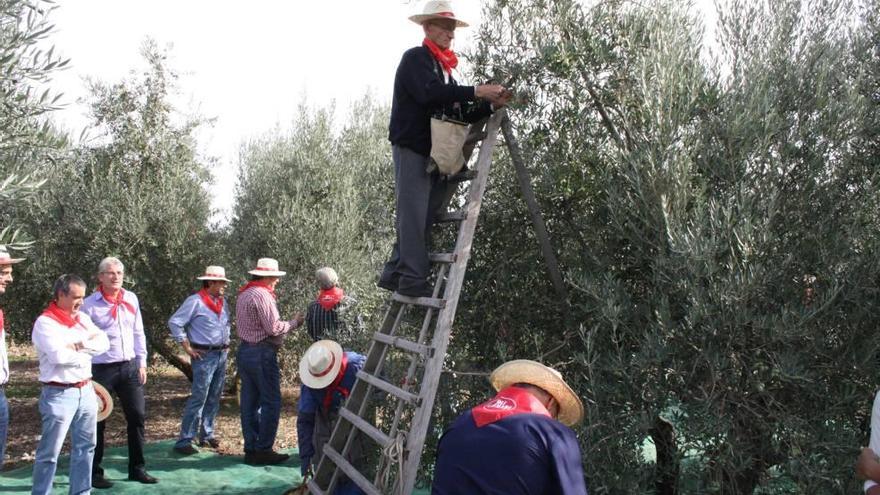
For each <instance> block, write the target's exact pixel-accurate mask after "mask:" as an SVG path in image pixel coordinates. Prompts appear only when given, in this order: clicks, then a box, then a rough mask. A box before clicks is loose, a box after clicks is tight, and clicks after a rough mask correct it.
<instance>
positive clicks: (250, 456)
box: [244, 450, 257, 466]
mask: <svg viewBox="0 0 880 495" xmlns="http://www.w3.org/2000/svg"><path fill="white" fill-rule="evenodd" d="M244 463H245V464H247V465H248V466H256V465H257V453H256V452H254V451H247V450H245V451H244Z"/></svg>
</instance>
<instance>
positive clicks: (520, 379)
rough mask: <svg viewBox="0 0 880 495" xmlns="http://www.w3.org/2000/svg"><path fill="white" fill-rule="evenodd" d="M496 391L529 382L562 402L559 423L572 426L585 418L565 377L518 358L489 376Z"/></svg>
mask: <svg viewBox="0 0 880 495" xmlns="http://www.w3.org/2000/svg"><path fill="white" fill-rule="evenodd" d="M489 381H490V382H492V386H493V387H495V390H498V391H500V390H503V389H505V388H507V387H509V386H511V385H513V384H515V383H528V384H530V385H534V386H536V387H540V388H542V389H543V390H545V391H547V393H548V394H550V395H552V396H553V398H554V399H556V402H558V403H559V422H560V423H562V424H564V425H566V426H572V425H575V424H577V423H579V422H580V421H581V419H583V417H584V405H583V403H582V402H581V400H580V398H578V396H577V394H575V393H574V390H572V389H571V387H569V386H568V384H567V383H565V380H563V379H562V375H561V374H560V373H559V372H558V371H556V370H554V369H553V368H551V367H549V366H544V365H543V364H541V363H539V362H537V361H531V360H528V359H516V360H514V361H508V362H506V363H504V364H502V365H501V366H499V367H498V368H496V369H495V371H493V372H492V376H490V377H489Z"/></svg>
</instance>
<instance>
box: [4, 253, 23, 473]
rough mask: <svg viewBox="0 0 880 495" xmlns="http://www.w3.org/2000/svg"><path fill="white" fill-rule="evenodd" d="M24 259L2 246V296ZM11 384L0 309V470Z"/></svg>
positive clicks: (7, 424) (7, 421)
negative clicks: (16, 267) (8, 384)
mask: <svg viewBox="0 0 880 495" xmlns="http://www.w3.org/2000/svg"><path fill="white" fill-rule="evenodd" d="M22 261H24V258H13V257H12V256H10V255H9V252H8V251H6V246H3V245H0V295H3V294H5V293H6V287H7V286H9V284H11V283H12V265H14V264H16V263H21V262H22ZM8 382H9V356H8V355H7V353H6V329H5V327H4V321H3V310H2V309H0V469H2V468H3V459H4V458H5V457H6V433H7V431H8V429H9V404H8V403H7V402H6V383H8Z"/></svg>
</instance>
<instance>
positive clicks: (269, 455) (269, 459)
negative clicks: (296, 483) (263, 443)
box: [245, 450, 290, 466]
mask: <svg viewBox="0 0 880 495" xmlns="http://www.w3.org/2000/svg"><path fill="white" fill-rule="evenodd" d="M245 455H247V454H245ZM253 455H254V457H255V459H254V465H256V466H272V465H275V464H281V463H282V462H284V461H286V460H287V459H290V456H289V455H287V454H279V453H278V452H274V451H271V450H264V451H261V452H254V454H253Z"/></svg>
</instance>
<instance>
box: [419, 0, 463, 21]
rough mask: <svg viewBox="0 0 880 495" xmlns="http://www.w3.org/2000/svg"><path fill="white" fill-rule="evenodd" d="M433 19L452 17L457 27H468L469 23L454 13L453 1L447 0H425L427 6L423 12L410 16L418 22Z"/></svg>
mask: <svg viewBox="0 0 880 495" xmlns="http://www.w3.org/2000/svg"><path fill="white" fill-rule="evenodd" d="M431 19H452V20H453V21H455V26H456V27H468V25H469V24H468V23H466V22H464V21H463V20H461V19H459V18H457V17H455V14H453V13H452V2H448V1H445V0H429V1H428V2H425V8H424V9H423V10H422V13H421V14H416V15H411V16H409V20H411V21H413V22H414V23H416V24H424V23H425V22H427V21H430V20H431Z"/></svg>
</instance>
